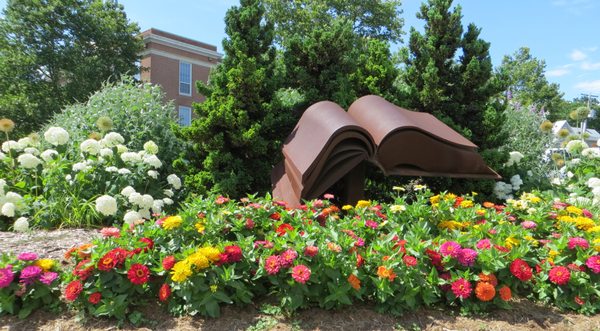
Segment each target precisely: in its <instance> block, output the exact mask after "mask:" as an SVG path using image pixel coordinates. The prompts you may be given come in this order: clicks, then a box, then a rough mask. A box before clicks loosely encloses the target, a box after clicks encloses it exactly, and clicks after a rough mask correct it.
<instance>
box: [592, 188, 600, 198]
mask: <svg viewBox="0 0 600 331" xmlns="http://www.w3.org/2000/svg"><path fill="white" fill-rule="evenodd" d="M592 194H593V195H594V197H596V198H597V199H600V186H596V187H594V188H593V189H592Z"/></svg>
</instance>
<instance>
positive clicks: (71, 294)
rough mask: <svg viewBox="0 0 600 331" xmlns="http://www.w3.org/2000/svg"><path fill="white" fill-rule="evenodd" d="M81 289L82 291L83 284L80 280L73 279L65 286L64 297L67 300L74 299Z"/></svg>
mask: <svg viewBox="0 0 600 331" xmlns="http://www.w3.org/2000/svg"><path fill="white" fill-rule="evenodd" d="M81 291H83V285H82V284H81V282H80V281H78V280H74V281H72V282H70V283H69V284H68V285H67V287H66V288H65V299H67V301H75V299H77V297H78V296H79V293H81Z"/></svg>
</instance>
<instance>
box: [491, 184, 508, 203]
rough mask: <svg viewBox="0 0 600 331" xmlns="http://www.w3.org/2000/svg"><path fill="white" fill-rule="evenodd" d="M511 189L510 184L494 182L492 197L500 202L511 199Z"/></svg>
mask: <svg viewBox="0 0 600 331" xmlns="http://www.w3.org/2000/svg"><path fill="white" fill-rule="evenodd" d="M512 188H513V186H512V185H511V184H508V183H505V182H496V185H495V186H494V195H496V197H498V199H502V200H506V199H512V194H511V193H512Z"/></svg>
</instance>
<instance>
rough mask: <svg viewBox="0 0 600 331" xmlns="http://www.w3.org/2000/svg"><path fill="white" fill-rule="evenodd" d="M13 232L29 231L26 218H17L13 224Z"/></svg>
mask: <svg viewBox="0 0 600 331" xmlns="http://www.w3.org/2000/svg"><path fill="white" fill-rule="evenodd" d="M13 230H15V231H16V232H25V231H27V230H29V221H27V217H19V218H17V220H16V221H15V223H14V224H13Z"/></svg>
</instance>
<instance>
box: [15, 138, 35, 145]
mask: <svg viewBox="0 0 600 331" xmlns="http://www.w3.org/2000/svg"><path fill="white" fill-rule="evenodd" d="M18 142H19V145H21V146H23V148H25V147H29V146H34V142H33V140H32V139H31V138H29V137H25V138H21V139H19V141H18Z"/></svg>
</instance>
